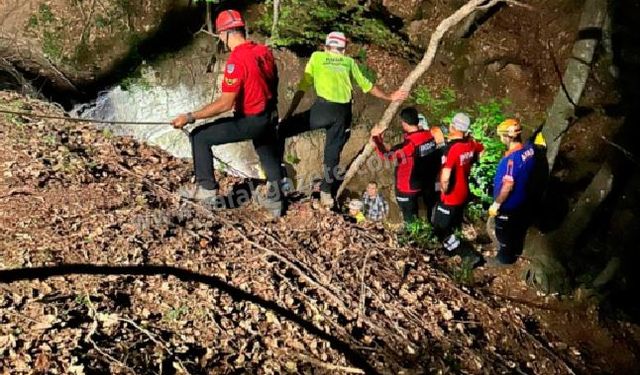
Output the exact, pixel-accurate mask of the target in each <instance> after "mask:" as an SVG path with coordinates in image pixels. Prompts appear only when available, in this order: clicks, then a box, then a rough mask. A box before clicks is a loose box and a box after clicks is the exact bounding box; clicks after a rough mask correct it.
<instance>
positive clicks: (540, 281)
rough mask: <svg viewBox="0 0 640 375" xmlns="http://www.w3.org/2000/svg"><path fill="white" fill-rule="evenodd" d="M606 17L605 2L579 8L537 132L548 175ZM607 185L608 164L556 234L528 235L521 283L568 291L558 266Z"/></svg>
mask: <svg viewBox="0 0 640 375" xmlns="http://www.w3.org/2000/svg"><path fill="white" fill-rule="evenodd" d="M606 16H607V1H606V0H587V1H586V2H585V5H584V9H583V11H582V16H581V18H580V26H579V31H578V39H577V41H576V43H575V44H574V46H573V50H572V56H571V57H570V59H569V62H568V64H567V68H566V70H565V73H564V76H563V85H562V86H561V87H560V88H559V90H558V93H557V94H556V97H555V99H554V101H553V104H552V105H551V107H550V108H549V110H548V112H547V121H546V123H545V125H544V127H543V129H542V133H543V135H544V137H545V140H546V143H547V160H548V161H549V171H551V170H552V169H553V163H554V162H555V160H556V157H557V155H558V151H559V149H560V142H561V141H562V135H563V134H564V133H565V132H566V131H567V129H568V127H569V124H570V121H571V119H572V117H574V115H575V108H576V106H577V105H578V104H579V101H580V97H581V96H582V92H583V90H584V87H585V85H586V82H587V79H588V77H589V74H590V72H591V63H592V61H593V57H594V53H595V49H596V47H597V45H598V43H599V41H600V39H601V38H602V35H603V26H604V22H605V19H606ZM613 179H614V173H613V168H612V167H611V160H610V159H608V160H607V161H605V163H604V164H603V165H602V167H601V168H600V170H599V171H598V173H597V174H596V175H595V176H594V178H593V180H592V181H591V183H590V184H589V186H588V187H587V189H586V190H585V191H584V192H583V193H582V195H581V196H580V198H579V199H578V201H577V202H576V203H575V204H574V206H573V208H572V210H571V211H570V212H569V214H568V215H567V216H566V217H565V219H564V220H563V222H562V225H561V227H560V228H558V229H557V230H555V231H553V232H551V233H547V234H544V233H542V232H540V231H538V230H531V231H529V236H528V238H527V242H526V245H525V253H526V254H527V255H528V256H529V257H530V258H531V264H530V266H529V270H528V271H527V273H526V278H527V281H529V282H530V283H532V284H534V285H535V286H537V287H538V288H540V289H542V290H544V291H545V292H563V291H567V290H568V288H569V280H568V277H567V273H566V269H565V267H564V264H566V263H565V262H566V261H567V260H569V259H571V257H572V256H573V251H574V248H575V245H576V241H577V239H578V238H579V236H580V235H581V234H582V233H583V232H584V231H585V230H586V229H587V227H588V225H589V223H590V222H591V219H592V217H593V215H594V214H595V213H596V212H597V210H598V208H599V207H600V205H601V203H602V202H603V201H604V200H605V199H606V198H607V196H608V195H609V193H610V192H611V190H612V187H613Z"/></svg>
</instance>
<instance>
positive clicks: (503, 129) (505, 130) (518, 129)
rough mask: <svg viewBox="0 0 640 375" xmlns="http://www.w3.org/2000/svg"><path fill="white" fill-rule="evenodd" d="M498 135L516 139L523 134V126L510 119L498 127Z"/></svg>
mask: <svg viewBox="0 0 640 375" xmlns="http://www.w3.org/2000/svg"><path fill="white" fill-rule="evenodd" d="M497 132H498V135H506V136H507V137H515V136H517V135H518V134H520V133H522V125H520V121H518V120H516V119H513V118H508V119H506V120H504V121H502V122H501V123H500V125H498V129H497Z"/></svg>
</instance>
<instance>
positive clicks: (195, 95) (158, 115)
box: [72, 72, 262, 178]
mask: <svg viewBox="0 0 640 375" xmlns="http://www.w3.org/2000/svg"><path fill="white" fill-rule="evenodd" d="M150 74H152V72H151V73H147V74H146V75H150ZM211 95H212V88H211V86H205V85H200V86H187V85H178V86H172V87H164V86H161V85H156V84H153V85H151V84H148V83H147V82H146V81H145V82H144V83H140V84H133V85H131V86H130V87H129V88H128V89H127V90H124V89H122V87H121V86H117V87H115V88H112V89H110V90H107V91H104V92H102V93H100V94H99V95H98V98H97V99H96V100H95V101H93V102H91V103H85V104H80V105H77V106H76V107H74V108H73V110H72V114H73V115H75V116H79V117H82V118H90V119H95V120H104V121H141V122H164V121H166V122H167V125H107V126H106V128H109V130H111V131H112V132H113V133H114V134H116V135H129V136H133V137H134V138H136V139H138V140H140V141H142V142H145V143H148V144H152V145H155V146H158V147H160V148H162V149H164V150H166V151H167V152H169V153H171V154H172V155H174V156H176V157H181V158H190V157H191V146H190V143H189V139H188V138H187V136H186V135H185V134H184V133H183V132H182V131H180V130H176V129H174V128H172V127H171V126H170V125H169V124H168V122H169V121H170V120H171V119H172V118H173V117H175V116H176V115H178V114H180V113H185V112H188V111H193V110H195V109H198V108H200V107H202V106H203V105H204V104H206V103H208V102H210V101H211ZM196 125H197V124H196ZM191 126H193V125H191ZM213 152H214V155H215V156H216V157H217V158H219V159H221V160H223V161H224V162H225V163H227V164H228V165H229V166H230V167H231V168H228V169H227V171H228V172H229V173H231V174H233V173H234V170H237V171H240V172H241V173H242V174H244V175H248V176H251V177H255V178H258V177H260V176H261V174H262V173H261V170H260V167H259V162H258V158H257V156H256V154H255V151H254V150H253V146H252V145H251V143H249V142H241V143H235V144H228V145H222V146H214V147H213ZM216 168H225V166H221V165H219V163H216ZM235 173H238V172H235ZM238 174H239V173H238Z"/></svg>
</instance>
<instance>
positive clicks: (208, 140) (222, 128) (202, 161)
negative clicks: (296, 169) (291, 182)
mask: <svg viewBox="0 0 640 375" xmlns="http://www.w3.org/2000/svg"><path fill="white" fill-rule="evenodd" d="M277 117H278V116H277V112H275V111H269V112H265V113H263V114H260V115H256V116H244V117H243V116H235V117H227V118H222V119H217V120H215V121H213V122H210V123H207V124H204V125H201V126H199V127H197V128H196V129H194V130H193V131H192V132H191V135H190V137H191V152H192V155H193V166H194V170H195V175H196V182H197V183H198V185H200V186H201V187H202V188H204V189H209V190H212V189H217V188H218V183H217V181H216V180H215V176H214V174H213V152H212V151H211V146H214V145H222V144H227V143H234V142H240V141H246V140H251V141H253V146H254V148H255V150H256V153H257V154H258V158H259V159H260V163H261V164H262V168H263V169H264V171H265V174H266V175H267V180H268V181H269V182H271V183H272V184H273V185H274V186H278V184H277V182H278V181H280V180H281V179H282V171H281V169H280V158H279V156H278V153H277V138H276V123H277ZM278 196H279V194H278Z"/></svg>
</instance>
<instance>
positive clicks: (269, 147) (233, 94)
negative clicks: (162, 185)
mask: <svg viewBox="0 0 640 375" xmlns="http://www.w3.org/2000/svg"><path fill="white" fill-rule="evenodd" d="M216 33H217V34H218V37H219V38H220V40H221V41H222V42H224V44H225V46H226V47H227V48H228V49H229V50H230V51H231V54H230V56H229V59H228V60H227V63H226V66H225V70H224V77H223V81H222V87H221V91H222V94H221V95H220V97H218V98H217V99H216V100H215V101H214V102H213V103H210V104H208V105H206V106H204V107H203V108H201V109H199V110H197V111H194V112H189V113H185V114H181V115H179V116H178V117H176V118H175V119H173V120H172V122H171V123H172V124H173V126H174V127H175V128H182V127H184V126H185V125H186V124H189V123H193V122H195V121H196V120H201V119H208V118H211V117H215V116H218V115H220V114H222V113H225V112H228V111H230V110H234V114H233V116H232V117H225V118H221V119H217V120H214V121H211V122H208V123H206V124H203V125H201V126H198V127H197V128H196V129H195V130H193V131H192V132H191V136H190V140H191V149H192V154H193V164H194V171H195V176H196V184H195V186H188V187H184V188H182V189H181V191H180V194H181V196H183V197H185V198H188V199H194V200H198V201H207V202H210V203H213V202H215V201H218V192H217V191H218V183H217V182H216V180H215V177H214V175H213V153H212V151H211V146H214V145H221V144H227V143H234V142H240V141H245V140H251V141H252V142H253V145H254V147H255V150H256V153H257V154H258V157H259V158H260V162H261V164H262V168H263V169H264V171H265V174H266V175H267V180H268V189H267V191H268V193H267V194H266V197H264V199H262V202H263V205H264V206H265V207H266V208H267V209H268V210H269V211H270V213H271V214H272V215H274V216H276V217H277V216H280V215H281V214H282V210H283V200H282V197H281V195H282V194H281V193H280V189H279V187H278V182H279V181H280V180H281V179H282V172H281V170H280V163H279V158H278V156H277V152H276V148H275V142H276V126H277V121H278V114H277V93H278V90H277V88H278V71H277V67H276V63H275V59H274V57H273V54H272V52H271V50H270V49H269V48H267V47H266V46H264V45H262V44H257V43H255V42H253V41H250V40H248V39H246V30H245V22H244V19H243V18H242V15H241V14H240V13H239V12H238V11H236V10H225V11H222V12H220V14H218V17H217V18H216Z"/></svg>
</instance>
